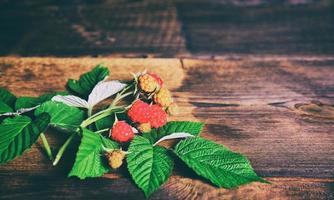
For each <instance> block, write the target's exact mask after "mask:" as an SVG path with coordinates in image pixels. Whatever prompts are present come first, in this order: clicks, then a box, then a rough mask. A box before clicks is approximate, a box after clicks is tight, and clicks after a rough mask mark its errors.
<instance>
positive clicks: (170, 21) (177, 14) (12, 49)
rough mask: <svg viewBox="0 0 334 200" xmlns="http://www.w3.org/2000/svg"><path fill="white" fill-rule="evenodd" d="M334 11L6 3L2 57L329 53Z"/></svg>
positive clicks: (309, 5) (87, 0)
mask: <svg viewBox="0 0 334 200" xmlns="http://www.w3.org/2000/svg"><path fill="white" fill-rule="evenodd" d="M333 13H334V3H333V0H281V1H279V0H251V1H240V0H168V1H157V0H75V1H67V0H58V1H54V0H10V1H9V0H2V1H0V30H1V31H0V44H1V45H0V55H20V56H84V55H87V56H100V55H104V56H105V55H122V56H132V57H141V56H143V57H147V56H149V57H150V56H156V57H161V56H163V57H176V56H184V55H198V54H201V55H203V54H205V55H209V56H211V55H220V54H222V53H224V54H280V55H287V54H290V53H294V54H298V55H305V54H306V55H332V54H333V53H334V48H333V46H334V45H333V43H334V37H333V34H334V14H333Z"/></svg>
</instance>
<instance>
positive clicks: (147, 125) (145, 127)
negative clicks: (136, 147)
mask: <svg viewBox="0 0 334 200" xmlns="http://www.w3.org/2000/svg"><path fill="white" fill-rule="evenodd" d="M138 129H139V130H140V132H142V133H148V132H150V131H151V124H150V123H142V124H139V126H138Z"/></svg>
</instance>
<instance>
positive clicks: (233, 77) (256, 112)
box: [0, 57, 334, 199]
mask: <svg viewBox="0 0 334 200" xmlns="http://www.w3.org/2000/svg"><path fill="white" fill-rule="evenodd" d="M99 63H104V64H105V65H107V66H108V67H109V68H110V70H111V78H113V79H114V78H116V79H128V78H130V77H131V76H130V75H129V74H128V73H129V72H136V71H141V70H143V69H145V68H146V69H148V70H151V71H154V72H157V73H159V74H160V75H161V76H162V78H163V79H164V80H165V82H166V85H168V86H169V87H170V88H171V89H172V90H173V93H174V94H175V99H176V101H177V102H178V104H179V105H180V107H181V115H180V116H178V117H176V118H175V119H176V120H181V119H188V120H201V121H204V122H206V123H207V125H206V127H205V130H204V133H203V136H204V137H206V138H209V139H212V140H215V141H217V142H219V143H222V144H225V145H226V146H228V147H229V148H231V149H233V150H236V151H239V152H242V153H244V154H246V156H248V157H249V158H250V160H251V162H252V164H253V166H254V169H255V170H256V171H257V172H258V173H259V175H261V176H265V177H269V180H270V181H272V182H273V184H272V185H265V184H258V183H254V184H250V185H247V186H242V187H240V188H239V189H236V190H224V189H216V188H214V187H212V186H210V185H209V184H207V183H205V182H203V180H199V179H198V177H197V176H195V175H194V174H191V173H189V172H186V171H184V170H182V169H177V170H176V173H175V175H173V176H172V178H171V179H170V180H169V182H168V183H167V184H166V185H165V186H164V188H163V189H160V190H159V191H158V192H157V193H156V194H154V195H153V196H152V199H185V198H186V199H210V198H214V199H225V198H229V199H233V198H238V199H240V198H246V199H247V198H248V199H275V198H276V199H331V198H333V195H334V189H333V187H334V186H333V184H334V183H333V182H334V180H333V174H334V171H333V170H334V169H333V163H334V152H333V151H334V150H333V148H332V147H333V143H334V136H333V134H331V130H333V127H334V120H333V118H331V116H332V114H333V112H334V111H332V106H330V105H323V104H319V103H315V104H309V102H310V101H311V100H317V101H321V102H322V103H326V104H329V103H332V102H333V98H334V88H333V87H332V86H333V85H334V77H333V76H334V73H333V71H334V68H333V65H334V60H333V61H332V60H327V61H325V62H321V61H317V62H308V61H303V62H301V61H298V62H297V61H289V59H284V61H279V60H276V61H268V60H266V59H263V60H262V61H259V60H256V61H254V60H249V59H246V60H237V61H235V60H224V59H220V60H192V59H184V60H181V61H180V60H178V59H109V58H101V59H99V58H80V59H59V58H15V57H2V58H0V86H1V87H3V86H4V87H6V88H8V89H10V90H11V91H13V92H14V93H15V94H16V95H34V96H35V95H39V94H41V93H44V92H48V91H54V90H61V89H63V88H64V84H65V82H66V80H67V79H68V78H78V76H79V75H80V74H81V73H82V72H84V71H87V70H89V69H91V68H92V67H93V66H94V65H96V64H99ZM300 103H304V104H307V105H301V104H300ZM319 109H320V111H319ZM328 116H329V117H328ZM48 137H51V143H52V144H53V145H56V146H59V144H60V143H61V142H62V140H64V139H65V138H66V136H65V135H63V134H62V135H61V136H60V135H59V133H49V134H48ZM67 154H68V155H69V156H70V155H72V156H73V155H74V154H75V148H72V149H70V150H69V151H68V152H67ZM72 162H73V160H72V159H71V157H69V158H67V160H64V161H62V163H60V165H59V167H56V168H54V167H52V166H51V164H50V162H49V161H48V160H47V158H46V157H45V156H44V155H43V151H42V150H41V148H40V147H39V146H38V145H35V146H34V147H33V148H32V150H31V151H30V152H29V153H26V154H24V155H23V156H22V157H20V158H18V159H16V160H14V161H12V162H10V163H8V164H5V165H1V166H0V188H1V189H0V198H3V199H11V198H20V197H25V198H27V199H29V198H36V197H39V196H41V195H43V196H45V197H48V198H51V199H53V198H54V199H56V198H67V199H73V198H84V199H89V198H93V197H96V198H115V199H135V198H136V199H141V198H144V197H143V194H142V193H141V192H140V191H139V190H138V189H137V188H136V187H135V186H134V184H133V183H132V182H131V181H130V180H129V179H128V178H127V175H126V174H125V175H124V176H121V177H120V176H119V173H112V174H109V175H107V176H106V177H107V178H111V179H113V180H110V179H106V178H98V179H90V180H86V181H79V180H77V179H74V178H71V179H67V178H66V173H67V172H68V170H69V167H70V165H71V163H72ZM186 177H190V178H186ZM274 177H276V178H274ZM41 188H43V189H41Z"/></svg>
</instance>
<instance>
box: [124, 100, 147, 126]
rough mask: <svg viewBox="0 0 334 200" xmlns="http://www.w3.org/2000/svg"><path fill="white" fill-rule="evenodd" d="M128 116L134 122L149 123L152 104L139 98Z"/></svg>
mask: <svg viewBox="0 0 334 200" xmlns="http://www.w3.org/2000/svg"><path fill="white" fill-rule="evenodd" d="M128 116H129V118H130V119H131V120H132V121H133V122H138V123H147V122H149V120H150V106H149V105H148V104H147V103H145V102H143V101H141V100H137V101H135V102H134V103H133V104H132V106H131V108H130V109H129V111H128Z"/></svg>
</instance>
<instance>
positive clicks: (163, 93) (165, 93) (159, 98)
mask: <svg viewBox="0 0 334 200" xmlns="http://www.w3.org/2000/svg"><path fill="white" fill-rule="evenodd" d="M153 100H154V102H155V103H157V104H159V105H160V106H162V107H168V106H169V105H170V104H171V103H173V99H172V95H171V93H170V92H169V90H168V89H166V88H161V89H160V90H159V92H158V93H156V94H155V95H154V97H153Z"/></svg>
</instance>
